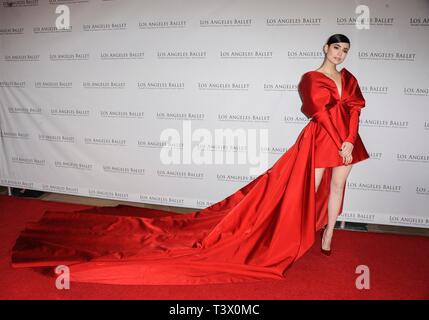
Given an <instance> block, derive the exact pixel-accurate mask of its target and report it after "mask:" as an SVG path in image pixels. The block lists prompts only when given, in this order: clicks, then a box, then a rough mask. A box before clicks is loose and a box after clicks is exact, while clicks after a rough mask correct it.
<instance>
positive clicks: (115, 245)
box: [11, 73, 356, 285]
mask: <svg viewBox="0 0 429 320" xmlns="http://www.w3.org/2000/svg"><path fill="white" fill-rule="evenodd" d="M313 80H314V81H315V82H313ZM319 80H320V84H321V85H322V84H323V85H327V86H329V85H332V84H329V82H326V81H325V80H322V78H321V77H320V76H319V75H315V74H313V73H310V74H304V75H303V78H302V79H301V82H300V85H299V88H300V95H301V97H303V95H305V94H307V92H308V91H307V89H308V88H307V87H306V86H307V85H311V88H312V90H313V89H314V90H316V89H315V88H317V85H316V83H319ZM344 80H345V81H348V80H347V78H345V79H344ZM313 86H315V87H313ZM349 87H350V88H351V86H348V84H346V86H345V88H349ZM319 88H320V89H322V88H324V87H323V86H322V87H319ZM304 89H305V90H304ZM346 90H347V89H346ZM310 91H311V90H310ZM343 93H344V94H345V91H344V89H343ZM315 94H316V95H317V91H316V92H315ZM308 101H312V100H308V97H305V99H304V100H303V107H302V110H303V112H304V113H305V114H307V115H309V116H314V114H316V113H317V112H324V110H325V109H324V107H325V106H324V105H320V103H322V104H323V103H324V100H323V99H320V100H318V99H316V102H314V101H313V102H312V103H311V105H308ZM318 101H320V103H319V105H317V104H318ZM345 101H346V100H344V99H343V100H342V104H345ZM345 110H347V109H345ZM316 117H317V116H316ZM331 120H332V119H331ZM322 128H323V127H322V126H321V124H320V123H319V122H317V121H309V122H308V124H307V125H306V126H305V127H304V128H303V130H302V131H301V133H300V134H299V136H298V138H297V140H296V142H295V143H294V144H293V145H292V146H291V147H290V148H289V149H288V151H287V152H285V153H284V154H283V155H282V156H281V157H280V158H279V159H278V160H277V161H276V162H275V163H274V165H273V166H272V167H271V168H269V169H268V170H266V171H265V172H264V173H262V174H261V175H259V176H258V177H257V178H256V179H254V180H253V181H251V182H250V183H248V184H247V185H245V186H244V187H242V188H240V189H239V190H237V191H236V192H234V193H233V194H231V195H230V196H228V197H226V198H225V199H223V200H221V201H219V202H217V203H215V204H213V205H211V206H209V207H207V208H205V209H204V210H199V211H194V212H191V213H188V214H176V213H171V212H167V211H162V210H152V209H145V208H135V207H130V206H124V205H119V206H117V207H94V208H92V209H90V210H84V211H78V212H74V213H69V212H54V211H47V212H45V213H44V215H43V217H42V218H41V219H40V220H39V221H38V222H35V223H29V224H27V226H26V229H25V230H24V231H23V232H22V233H21V234H20V236H19V238H18V239H17V241H16V243H15V246H14V248H13V250H12V261H11V263H12V266H13V267H15V268H21V267H33V268H36V270H41V271H43V272H44V273H46V274H48V275H51V276H55V273H54V267H55V266H57V265H61V264H64V265H67V266H68V267H69V268H70V277H71V278H70V279H71V281H76V282H93V283H106V284H127V285H129V284H133V285H141V284H151V285H153V284H213V283H231V282H243V281H257V280H264V279H283V278H284V277H285V275H286V273H287V270H288V268H290V267H291V266H292V265H293V262H294V261H296V260H297V259H299V258H300V257H301V256H302V255H303V254H305V252H307V251H308V250H309V249H310V248H311V246H312V245H313V243H314V241H315V234H316V232H317V231H318V230H319V229H321V228H322V227H323V226H325V225H326V224H327V219H328V218H327V216H328V215H327V213H328V196H329V188H330V180H331V176H332V168H327V169H326V170H325V172H324V175H323V178H322V181H321V184H320V185H319V188H318V190H317V193H316V192H315V170H314V169H315V154H316V148H317V147H318V146H316V141H317V139H322V138H320V134H321V130H322ZM323 130H324V129H323ZM343 130H344V129H341V128H340V130H339V133H340V134H343V135H344V134H348V133H346V132H345V131H343ZM320 141H325V140H320ZM330 142H331V143H332V141H330ZM333 145H334V146H335V143H333ZM319 150H320V149H319ZM335 152H337V151H336V150H335ZM326 156H327V157H329V159H332V158H330V157H331V155H326ZM334 160H338V159H335V158H334ZM355 162H356V160H355ZM335 163H336V162H335ZM344 194H345V189H344V192H343V197H342V202H341V208H340V213H341V212H342V210H343V203H344Z"/></svg>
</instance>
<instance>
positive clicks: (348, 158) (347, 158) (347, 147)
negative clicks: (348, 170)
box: [338, 141, 354, 165]
mask: <svg viewBox="0 0 429 320" xmlns="http://www.w3.org/2000/svg"><path fill="white" fill-rule="evenodd" d="M353 148H354V145H353V143H351V142H348V141H345V142H343V144H342V146H341V151H338V152H339V154H340V156H341V157H343V163H344V164H345V165H349V164H350V163H351V162H352V160H353V156H352V151H353Z"/></svg>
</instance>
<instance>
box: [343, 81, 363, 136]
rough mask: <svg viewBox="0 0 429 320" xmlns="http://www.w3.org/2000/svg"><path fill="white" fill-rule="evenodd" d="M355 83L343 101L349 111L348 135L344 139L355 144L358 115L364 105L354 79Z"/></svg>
mask: <svg viewBox="0 0 429 320" xmlns="http://www.w3.org/2000/svg"><path fill="white" fill-rule="evenodd" d="M354 80H355V81H354V82H355V83H354V86H353V89H352V90H351V92H350V95H349V97H348V98H347V99H346V100H345V101H344V105H345V107H346V109H347V110H348V111H349V113H350V123H349V135H348V136H347V138H346V139H345V140H344V141H348V142H350V143H352V144H355V142H356V138H357V136H358V130H359V116H360V113H361V109H362V108H364V107H365V99H364V97H363V95H362V91H361V90H360V87H359V83H358V81H357V80H356V79H354Z"/></svg>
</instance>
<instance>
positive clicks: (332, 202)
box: [322, 165, 353, 250]
mask: <svg viewBox="0 0 429 320" xmlns="http://www.w3.org/2000/svg"><path fill="white" fill-rule="evenodd" d="M352 166H353V165H347V166H345V165H343V166H338V167H334V168H332V178H331V186H330V192H329V200H328V225H327V227H326V230H325V235H324V237H323V241H322V248H323V249H325V250H329V249H330V247H331V241H332V235H333V233H334V227H335V223H336V222H337V217H338V215H339V214H340V212H339V211H340V207H341V200H342V198H343V190H344V188H345V185H346V180H347V177H348V176H349V173H350V170H351V169H352Z"/></svg>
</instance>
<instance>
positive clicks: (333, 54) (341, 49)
mask: <svg viewBox="0 0 429 320" xmlns="http://www.w3.org/2000/svg"><path fill="white" fill-rule="evenodd" d="M349 49H350V44H349V43H347V42H337V43H332V44H330V45H329V46H328V45H327V44H325V46H324V48H323V50H324V51H325V54H326V59H328V60H329V61H330V62H331V63H333V64H335V65H337V64H340V63H342V62H343V61H344V60H345V59H346V56H347V53H348V52H349Z"/></svg>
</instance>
